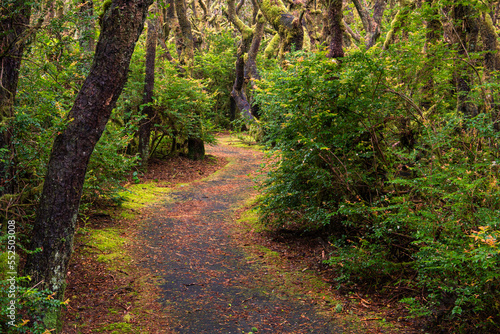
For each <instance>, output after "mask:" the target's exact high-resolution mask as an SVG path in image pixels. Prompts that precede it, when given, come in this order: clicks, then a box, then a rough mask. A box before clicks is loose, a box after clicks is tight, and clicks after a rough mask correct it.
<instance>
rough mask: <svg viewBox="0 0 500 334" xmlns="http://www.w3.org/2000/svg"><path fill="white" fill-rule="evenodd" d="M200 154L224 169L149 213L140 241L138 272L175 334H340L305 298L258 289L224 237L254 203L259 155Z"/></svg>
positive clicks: (249, 267) (254, 273) (258, 271)
mask: <svg viewBox="0 0 500 334" xmlns="http://www.w3.org/2000/svg"><path fill="white" fill-rule="evenodd" d="M207 153H208V154H211V155H215V156H218V157H224V158H226V159H228V160H229V161H230V162H229V164H228V165H226V166H225V167H224V168H223V169H222V170H219V171H218V172H216V173H214V174H212V175H211V176H209V177H207V178H205V179H203V180H201V181H197V182H193V183H191V184H189V185H184V186H179V187H177V188H176V189H175V190H174V191H173V192H172V193H170V194H169V199H168V201H165V202H163V203H161V204H160V205H158V206H155V207H154V209H153V210H154V211H153V212H150V215H149V216H150V217H151V218H149V219H148V221H147V222H146V224H145V228H144V230H143V232H142V236H143V237H144V239H145V240H147V243H148V247H147V248H148V249H147V251H146V252H147V257H146V259H147V261H146V262H145V266H146V267H147V268H148V269H149V270H151V271H153V272H155V273H156V275H158V277H159V278H160V280H161V282H162V283H161V286H160V290H161V303H162V304H163V306H164V307H165V310H166V312H167V316H168V317H169V318H171V321H172V325H173V326H172V327H173V328H172V330H174V331H175V332H177V333H189V334H194V333H196V334H198V333H223V334H232V333H235V334H236V333H238V334H241V333H249V332H251V331H252V330H253V331H255V330H256V329H258V333H344V332H345V330H344V329H343V328H342V326H341V325H337V324H333V323H332V322H331V321H330V320H329V319H327V318H326V317H325V316H323V315H321V314H319V313H318V310H316V309H315V306H314V305H313V302H312V301H306V300H307V298H303V299H302V298H300V299H299V298H292V297H290V296H288V297H286V298H284V297H283V295H279V294H277V293H274V290H273V289H272V288H269V287H263V286H261V284H260V279H261V278H262V277H260V276H261V275H266V274H267V273H266V272H265V270H262V268H257V267H255V264H252V262H253V261H249V260H248V258H246V255H245V253H244V251H243V249H242V247H241V246H239V245H238V244H237V243H236V242H234V240H233V239H232V237H231V229H232V228H233V227H232V226H231V222H232V221H233V220H234V219H235V218H234V217H235V212H236V210H237V209H238V208H240V207H242V206H244V204H245V202H246V201H248V200H249V199H251V198H252V197H253V196H255V195H256V190H255V189H254V186H255V184H254V182H253V181H252V175H255V174H254V173H255V172H256V171H257V169H258V167H259V164H260V163H261V162H262V160H263V154H262V153H260V152H258V151H255V150H251V149H248V148H241V147H235V146H230V145H227V144H219V145H218V146H215V147H210V148H209V149H208V150H207Z"/></svg>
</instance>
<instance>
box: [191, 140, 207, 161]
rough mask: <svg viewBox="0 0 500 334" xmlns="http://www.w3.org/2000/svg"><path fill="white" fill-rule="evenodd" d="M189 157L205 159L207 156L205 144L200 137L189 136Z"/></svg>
mask: <svg viewBox="0 0 500 334" xmlns="http://www.w3.org/2000/svg"><path fill="white" fill-rule="evenodd" d="M188 158H189V159H191V160H203V158H205V144H204V143H203V140H201V139H199V138H188Z"/></svg>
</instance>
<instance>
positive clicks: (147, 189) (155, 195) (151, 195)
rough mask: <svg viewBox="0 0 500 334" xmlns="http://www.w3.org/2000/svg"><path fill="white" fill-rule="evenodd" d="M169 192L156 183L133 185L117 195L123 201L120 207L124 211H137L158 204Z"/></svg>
mask: <svg viewBox="0 0 500 334" xmlns="http://www.w3.org/2000/svg"><path fill="white" fill-rule="evenodd" d="M170 191H171V190H170V189H169V188H164V187H161V186H159V185H158V183H156V182H150V183H144V184H134V185H131V186H129V187H127V190H126V191H122V192H120V193H119V196H120V197H121V198H122V199H124V202H123V203H122V207H123V208H126V209H139V208H142V207H144V206H147V205H150V204H153V203H158V202H159V201H160V200H162V199H163V198H165V195H166V194H167V193H169V192H170Z"/></svg>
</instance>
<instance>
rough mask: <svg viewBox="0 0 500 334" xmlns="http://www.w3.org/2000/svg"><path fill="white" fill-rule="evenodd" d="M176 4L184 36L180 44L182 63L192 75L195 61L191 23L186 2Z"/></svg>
mask: <svg viewBox="0 0 500 334" xmlns="http://www.w3.org/2000/svg"><path fill="white" fill-rule="evenodd" d="M174 4H175V10H176V12H177V20H178V22H179V27H180V30H181V35H182V41H181V43H180V47H181V50H180V51H181V52H180V63H181V64H183V65H184V64H186V65H187V67H188V72H189V73H191V71H190V70H189V68H191V67H192V63H193V60H194V39H193V32H192V30H191V23H190V22H189V20H188V18H187V14H186V6H185V3H184V0H174Z"/></svg>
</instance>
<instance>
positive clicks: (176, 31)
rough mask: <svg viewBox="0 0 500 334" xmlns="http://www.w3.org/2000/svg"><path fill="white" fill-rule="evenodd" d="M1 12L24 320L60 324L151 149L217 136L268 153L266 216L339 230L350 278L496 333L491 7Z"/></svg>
mask: <svg viewBox="0 0 500 334" xmlns="http://www.w3.org/2000/svg"><path fill="white" fill-rule="evenodd" d="M0 12H1V17H0V30H1V34H0V63H1V72H0V76H1V87H0V100H1V101H0V106H1V107H0V108H1V109H0V213H1V217H2V218H1V219H2V225H1V226H2V234H1V235H2V237H0V240H1V245H2V246H1V247H2V248H1V249H2V272H5V271H6V270H7V269H6V268H7V267H6V266H7V262H8V261H7V259H8V253H7V237H8V234H7V221H8V220H15V221H16V223H17V236H18V237H17V251H18V254H20V255H18V256H17V262H18V265H19V268H18V271H19V273H20V275H19V278H18V280H19V284H20V286H21V287H20V288H19V291H26V289H28V288H31V287H33V286H36V287H35V288H34V289H32V290H31V292H30V293H24V294H22V293H20V294H19V296H22V297H19V298H23V300H22V301H20V302H19V303H18V305H19V307H21V308H22V309H20V310H19V312H21V313H22V314H24V317H25V319H30V320H31V321H30V322H29V323H26V324H24V325H22V326H19V327H17V329H16V330H15V331H14V332H27V331H29V332H31V333H43V332H44V331H45V329H47V328H49V329H50V328H51V327H50V326H52V325H51V324H54V321H53V319H50V318H49V317H50V316H49V315H50V314H56V315H55V316H57V310H58V309H59V308H60V307H61V301H63V300H64V297H63V294H64V281H65V275H66V268H67V264H68V260H69V257H70V255H71V249H72V244H73V235H74V233H75V226H76V222H77V220H78V219H79V214H80V216H81V215H84V213H85V212H86V210H88V208H90V207H91V206H92V205H94V204H95V203H97V202H102V201H104V202H105V201H110V202H111V201H114V202H117V203H119V202H120V198H119V196H118V195H117V190H118V189H120V182H122V181H123V179H124V178H125V177H126V176H127V175H129V174H130V173H132V172H135V173H140V172H141V170H144V169H146V168H147V162H148V159H149V158H150V157H157V158H164V157H168V156H174V155H178V154H185V155H187V156H188V157H190V158H191V159H203V157H204V145H207V144H212V143H214V142H215V137H214V134H215V133H216V132H217V131H223V130H232V131H237V132H238V131H246V132H248V133H249V134H251V135H252V136H254V138H255V139H256V140H258V141H260V142H261V143H262V144H263V145H265V147H266V150H267V151H268V154H269V156H270V159H269V163H268V164H267V165H266V166H265V167H264V168H263V170H264V171H265V172H266V178H265V179H264V180H263V181H262V182H261V184H260V187H261V192H262V194H263V196H262V198H261V200H260V202H259V210H260V211H259V212H260V215H261V220H262V222H264V223H265V224H266V225H267V226H268V227H269V228H271V229H275V230H280V229H283V230H288V231H293V232H294V233H295V232H297V233H312V232H315V233H323V234H324V235H327V236H328V238H329V242H330V244H331V245H334V247H335V251H334V252H333V253H332V254H330V255H329V258H328V259H327V260H326V263H327V264H328V265H330V266H332V267H334V268H335V270H336V271H337V272H338V277H337V281H338V284H339V286H340V285H342V286H344V287H349V286H350V285H358V284H365V285H369V286H371V287H372V288H374V289H378V290H379V291H383V290H384V289H385V288H386V287H387V286H400V287H404V289H406V291H407V293H405V294H404V295H401V297H400V302H401V303H405V304H406V305H407V307H408V310H409V313H408V314H409V315H408V316H409V317H417V318H421V319H425V322H426V323H427V326H428V328H427V329H428V330H429V331H448V332H454V333H456V332H471V333H479V332H484V333H491V332H495V331H498V330H499V327H500V289H499V283H500V266H499V263H500V245H499V238H500V226H499V223H500V217H499V212H500V211H499V209H500V185H499V172H500V146H499V142H500V95H499V92H500V90H499V83H500V82H499V80H498V75H499V72H498V71H499V70H500V44H499V43H500V39H499V36H498V34H499V29H500V21H499V19H500V18H499V15H500V2H499V1H496V0H483V1H478V0H460V1H450V0H400V1H396V0H372V1H370V0H352V1H351V0H345V1H340V0H324V1H320V0H295V1H294V0H283V1H282V0H273V1H271V0H247V1H245V0H240V1H239V2H236V1H235V0H224V1H221V0H187V1H183V0H163V1H160V0H158V1H156V2H153V0H133V1H126V0H107V1H100V0H95V1H92V0H88V1H86V0H61V1H53V0H44V1H37V2H34V1H25V0H6V1H2V7H1V9H0ZM2 275H3V274H2ZM1 278H2V279H5V277H1ZM4 282H5V281H4ZM1 287H2V296H0V302H1V303H2V311H1V313H0V319H1V322H2V325H1V326H4V327H2V330H5V331H6V330H7V327H5V326H6V323H7V318H6V316H7V311H5V310H6V309H5V307H4V305H7V303H8V302H9V300H8V299H7V297H6V296H5V295H6V293H7V289H8V284H2V285H1ZM23 289H24V290H23ZM53 292H55V294H54V295H53V296H54V298H53V299H52V298H47V295H51V294H52V293H53ZM9 330H11V331H12V328H10V329H9Z"/></svg>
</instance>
